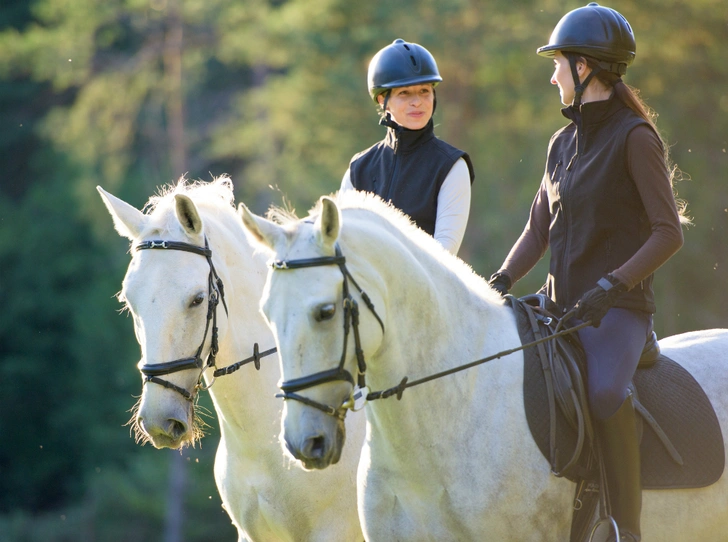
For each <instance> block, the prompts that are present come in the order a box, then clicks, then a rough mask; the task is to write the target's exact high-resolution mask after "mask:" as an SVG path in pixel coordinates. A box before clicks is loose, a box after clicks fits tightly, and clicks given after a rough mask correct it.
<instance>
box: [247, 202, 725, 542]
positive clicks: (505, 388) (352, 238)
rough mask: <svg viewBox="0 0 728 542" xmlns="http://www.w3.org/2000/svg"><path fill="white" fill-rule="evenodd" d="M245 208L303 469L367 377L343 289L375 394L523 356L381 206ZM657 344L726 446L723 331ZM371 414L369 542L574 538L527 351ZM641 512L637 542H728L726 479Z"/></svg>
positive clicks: (455, 273) (428, 243) (365, 476)
mask: <svg viewBox="0 0 728 542" xmlns="http://www.w3.org/2000/svg"><path fill="white" fill-rule="evenodd" d="M239 210H240V213H241V215H242V218H243V222H244V224H245V226H246V228H247V229H248V231H249V232H250V234H251V237H253V238H254V239H255V240H257V241H258V242H260V243H261V244H262V245H263V246H265V247H267V248H268V249H269V251H270V252H271V254H272V256H273V258H274V260H273V261H274V262H277V263H274V264H273V265H272V268H271V270H270V271H269V276H268V282H267V285H266V287H265V291H264V294H263V297H262V299H261V306H262V310H263V312H264V314H265V315H266V317H267V319H268V320H269V323H270V325H271V328H272V329H273V332H274V335H275V337H276V344H277V346H278V351H279V352H280V354H281V362H282V376H283V379H284V382H283V384H282V389H283V390H284V392H290V393H289V397H288V398H289V399H299V400H288V401H286V403H287V408H286V411H285V418H284V422H283V426H284V432H283V437H284V439H285V444H286V446H287V448H288V449H289V450H290V451H291V452H292V453H293V454H294V455H295V456H296V457H297V458H298V459H300V461H301V462H302V463H303V464H304V466H306V467H315V468H324V467H326V466H327V465H328V464H329V462H330V460H331V459H332V458H335V457H337V456H338V455H339V454H340V450H339V449H337V448H338V446H340V443H341V442H342V441H343V438H342V437H341V435H340V432H341V431H342V430H343V425H342V423H341V421H340V419H339V418H337V417H336V416H331V415H328V414H327V413H325V412H323V410H322V408H323V407H326V406H329V407H333V409H337V408H338V407H339V405H342V404H344V403H345V402H346V401H348V400H349V399H350V397H349V396H350V394H351V391H352V384H351V382H350V380H349V378H348V377H347V376H346V375H345V374H344V370H345V371H346V372H347V373H350V374H351V375H357V373H361V372H362V368H363V367H362V366H357V363H358V362H357V359H356V356H355V354H354V348H353V345H352V344H351V343H352V341H353V339H352V338H351V332H350V333H349V335H350V337H349V346H348V347H347V346H345V345H346V343H344V330H343V324H342V321H343V318H344V315H343V314H342V313H343V310H342V308H341V307H342V296H343V295H344V294H345V293H346V290H348V292H349V293H350V295H351V297H352V298H353V300H354V301H357V302H358V304H359V305H360V307H359V308H360V311H359V312H360V315H359V317H360V325H359V335H360V339H361V340H360V345H359V346H360V347H361V349H362V351H363V354H364V358H365V361H366V384H367V385H368V386H369V387H370V388H371V389H372V390H383V389H387V388H391V387H393V386H395V385H397V384H398V383H399V382H400V380H401V379H402V377H404V376H405V375H408V376H409V377H411V378H413V379H414V378H421V377H425V376H428V375H431V374H433V373H437V372H439V371H443V370H445V369H449V368H453V367H456V366H458V365H461V364H464V363H467V362H470V361H473V360H478V359H481V358H484V357H486V356H488V355H491V354H495V353H496V352H500V351H503V350H507V349H511V348H513V347H515V346H518V345H520V344H521V343H520V338H519V334H518V331H517V328H516V322H515V318H514V315H513V311H512V309H511V308H510V307H508V306H507V305H506V304H505V303H504V301H503V300H501V298H500V297H499V296H498V295H497V294H496V293H495V292H494V291H493V290H491V289H490V288H489V287H488V285H487V283H486V282H485V281H484V280H483V279H482V278H481V277H479V276H477V275H476V274H475V273H473V272H472V270H471V269H470V267H468V266H467V265H466V264H464V263H463V262H462V261H461V260H459V259H457V258H455V257H452V256H450V255H449V254H448V253H447V252H446V251H445V250H443V249H441V248H440V247H439V245H438V244H437V242H435V241H434V240H433V239H432V238H431V237H429V236H428V235H426V234H425V233H423V232H421V231H419V230H416V229H415V228H414V227H413V226H412V225H411V224H410V223H409V221H408V220H406V219H405V218H404V217H403V216H402V215H401V213H398V212H396V211H395V210H393V209H392V208H391V207H389V206H387V205H385V204H384V203H383V202H382V201H381V200H379V199H378V198H375V197H372V196H365V195H362V194H361V193H357V192H349V193H345V194H339V196H338V201H335V200H333V199H331V198H327V197H324V198H322V200H321V202H320V205H319V208H318V209H317V210H315V211H313V212H312V214H311V216H310V217H309V218H307V219H304V220H301V221H295V220H293V219H291V220H290V221H288V222H285V221H284V222H283V223H280V220H279V221H276V222H272V221H268V220H266V219H263V218H261V217H257V216H255V215H253V214H251V213H250V212H249V211H248V210H247V209H245V208H244V206H242V205H241V206H239ZM337 247H338V248H339V249H340V252H341V254H342V255H343V257H344V258H345V266H346V270H348V272H349V273H350V277H349V278H347V279H346V280H345V279H344V278H343V276H344V271H345V269H343V268H342V267H340V266H341V260H340V259H337V256H336V250H337ZM320 258H325V259H324V260H321V259H320ZM314 262H317V263H314ZM322 264H323V265H322ZM352 278H353V280H355V281H356V282H357V283H358V285H359V286H361V289H362V290H364V291H365V292H366V293H367V294H368V297H369V298H370V299H371V302H372V304H373V310H370V309H369V308H367V306H365V305H367V303H366V301H364V299H363V295H362V294H360V293H359V292H358V291H357V288H356V287H355V286H352ZM345 305H349V306H351V305H352V302H351V301H348V302H347V303H346V304H345ZM377 317H379V318H380V319H381V324H380V322H379V321H378V318H377ZM661 346H662V350H663V353H665V354H667V355H668V356H669V357H671V358H672V359H674V360H675V361H678V362H679V363H681V364H682V365H683V366H684V367H686V368H687V369H688V370H689V371H690V372H691V373H692V374H693V375H694V376H695V378H696V379H697V380H698V381H699V383H700V384H701V385H702V386H703V387H704V388H705V390H706V392H707V394H708V396H709V397H710V399H711V400H712V401H713V405H714V408H715V410H716V413H717V415H718V418H719V421H720V424H721V427H722V431H723V434H724V435H727V434H728V393H726V390H728V364H727V363H726V362H727V361H728V330H725V329H723V330H711V331H701V332H694V333H687V334H684V335H679V336H675V337H671V338H668V339H665V340H663V341H662V342H661ZM342 350H346V355H344V356H342V360H340V359H339V356H340V355H341V352H342ZM695 360H702V361H701V362H700V363H697V362H696V361H695ZM340 362H341V363H342V365H341V368H342V370H339V369H338V367H339V366H340ZM354 380H356V376H354ZM292 395H295V396H296V397H293V396H292ZM300 398H303V400H304V401H306V402H301V401H300ZM365 412H366V417H367V421H368V426H367V440H366V443H365V447H364V450H363V452H362V461H361V462H360V465H359V474H358V489H359V509H360V516H361V520H362V525H363V527H364V534H365V537H366V539H367V540H371V541H391V540H397V541H415V540H416V541H423V540H437V541H443V540H444V541H481V540H488V541H491V540H492V541H498V542H503V541H517V542H524V541H566V540H568V539H569V526H570V518H571V510H572V506H571V505H572V499H573V496H574V489H575V486H574V484H573V483H572V482H570V481H568V480H567V479H565V478H557V477H555V476H553V475H551V474H550V471H549V463H548V461H547V460H546V459H545V458H544V457H543V456H542V454H541V452H540V451H539V449H538V448H537V446H536V444H535V443H534V441H533V438H532V437H531V434H530V432H529V428H528V426H527V420H526V416H525V414H524V401H523V356H522V353H521V352H517V353H514V354H511V355H509V356H507V357H504V358H501V359H497V360H494V361H491V362H489V363H486V364H483V365H479V366H477V367H476V368H472V369H468V370H466V371H463V372H459V373H457V374H453V375H450V376H446V377H444V378H442V379H439V380H435V381H430V382H427V383H425V384H423V385H421V386H417V387H413V388H412V389H407V390H406V391H405V392H404V394H403V395H402V396H401V400H399V401H397V400H396V398H389V399H382V400H378V401H370V402H369V403H367V404H366V407H365ZM356 415H357V414H353V416H356ZM358 415H361V413H359V414H358ZM643 500H644V504H643V515H642V526H643V540H644V541H645V542H669V541H674V542H685V541H687V540H710V541H718V540H726V537H727V536H728V535H727V534H726V533H728V480H726V477H725V476H722V477H721V478H720V479H719V481H718V482H717V483H714V484H713V485H711V486H709V487H707V488H704V489H683V490H660V491H644V499H643Z"/></svg>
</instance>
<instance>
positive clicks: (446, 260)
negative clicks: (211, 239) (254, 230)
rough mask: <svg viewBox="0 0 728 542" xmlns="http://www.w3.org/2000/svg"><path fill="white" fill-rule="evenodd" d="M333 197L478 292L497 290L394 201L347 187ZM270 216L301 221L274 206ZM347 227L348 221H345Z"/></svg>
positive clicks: (311, 216) (314, 210)
mask: <svg viewBox="0 0 728 542" xmlns="http://www.w3.org/2000/svg"><path fill="white" fill-rule="evenodd" d="M331 197H333V198H334V199H335V200H336V203H337V205H338V207H339V209H340V210H341V211H342V213H343V212H344V211H346V210H352V211H355V212H356V211H363V212H364V214H370V215H374V216H375V220H377V221H379V222H380V223H382V222H383V223H384V224H386V225H388V226H389V227H388V228H387V229H388V230H389V231H390V232H391V233H392V234H394V235H396V236H399V237H400V238H402V239H406V240H407V241H406V242H409V243H413V244H414V245H416V246H417V247H419V248H420V249H422V250H423V251H424V252H425V254H426V255H427V256H429V257H430V258H432V259H433V260H435V261H437V262H439V263H440V264H442V265H443V266H444V267H446V268H447V269H448V270H449V271H451V272H452V273H454V274H455V275H456V276H457V277H458V278H459V279H460V280H461V281H463V283H464V284H465V285H466V286H467V287H468V288H470V289H471V290H473V291H477V292H493V290H492V289H491V288H490V287H489V286H488V284H487V282H486V281H485V280H484V279H483V277H481V276H480V275H478V274H477V273H475V271H473V268H472V267H471V266H470V265H468V264H467V263H465V262H464V261H463V260H461V259H460V258H458V257H456V256H454V255H452V254H451V253H450V252H448V251H447V250H446V249H445V248H444V247H443V246H442V245H441V244H440V243H439V242H437V241H435V239H434V238H433V237H432V236H431V235H430V234H428V233H427V232H425V231H424V230H421V229H420V228H418V227H417V225H416V224H415V223H414V222H413V221H412V219H411V218H410V217H409V216H408V215H406V214H405V213H403V212H402V211H401V210H399V209H398V208H397V207H395V206H394V205H392V204H391V203H389V202H386V201H384V200H383V199H382V198H380V197H379V196H377V195H376V194H372V193H370V192H362V191H359V190H344V191H340V192H338V193H336V194H335V195H333V196H331ZM321 208H322V203H321V200H319V201H318V202H317V203H316V205H315V206H314V207H313V208H312V209H311V210H310V211H309V214H308V217H306V219H308V220H315V219H316V217H318V215H319V214H320V213H321ZM268 218H270V219H271V220H274V221H276V222H278V223H279V224H281V225H282V226H291V225H293V224H294V223H296V222H298V221H299V220H301V219H299V218H298V217H297V216H296V215H295V213H293V212H291V211H288V210H285V209H281V208H278V207H271V209H270V210H269V211H268ZM345 227H346V220H344V228H345ZM420 256H421V255H420Z"/></svg>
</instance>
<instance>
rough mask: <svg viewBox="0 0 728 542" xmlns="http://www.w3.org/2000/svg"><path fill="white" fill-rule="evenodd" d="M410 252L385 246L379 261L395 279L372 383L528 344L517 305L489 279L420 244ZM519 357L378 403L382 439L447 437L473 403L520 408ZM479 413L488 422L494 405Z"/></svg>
mask: <svg viewBox="0 0 728 542" xmlns="http://www.w3.org/2000/svg"><path fill="white" fill-rule="evenodd" d="M409 258H410V256H409V255H407V254H405V255H402V254H401V252H400V255H399V256H395V255H394V254H390V255H387V254H384V255H383V259H382V260H380V261H383V262H387V264H385V265H379V266H378V267H377V270H378V272H379V273H380V275H381V276H380V280H381V282H382V283H384V284H387V285H390V286H388V287H387V294H386V296H387V328H386V332H385V334H384V341H383V345H382V347H381V348H380V350H379V351H378V352H377V354H376V355H375V356H373V357H372V359H371V360H370V362H369V363H368V371H367V381H368V383H369V384H370V386H371V388H372V389H375V390H380V389H386V388H389V387H391V386H394V385H396V384H397V383H398V382H400V381H401V379H402V378H403V377H404V376H408V377H409V380H410V381H414V380H417V379H420V378H423V377H425V376H429V375H432V374H435V373H438V372H441V371H444V370H447V369H451V368H454V367H458V366H461V365H463V364H466V363H469V362H471V361H475V360H478V359H482V358H484V357H487V356H489V355H492V354H495V353H497V352H501V351H503V350H507V349H511V348H514V347H517V346H519V345H520V339H519V336H518V331H517V329H516V324H515V318H514V316H513V313H512V310H511V309H510V308H509V307H508V306H506V305H505V304H504V303H503V302H502V301H501V300H500V299H499V298H498V297H497V296H495V295H493V294H492V292H490V291H489V289H488V290H486V289H487V285H485V283H484V281H482V280H479V279H476V278H474V277H470V276H467V277H464V278H463V279H462V280H461V278H459V273H458V276H455V274H453V271H451V270H448V269H447V268H446V267H445V266H443V265H442V264H439V263H437V262H433V261H430V259H429V258H427V257H424V258H423V257H422V256H421V255H417V254H416V252H415V253H414V255H413V257H412V258H411V261H408V259H409ZM393 261H396V262H398V263H397V265H392V264H391V262H393ZM463 276H464V273H463ZM519 360H522V356H521V355H520V354H517V355H515V356H508V357H507V358H504V359H501V360H496V361H493V362H489V363H488V364H487V369H486V368H485V366H482V367H478V368H472V369H466V370H465V371H463V372H461V373H458V374H456V375H450V376H444V377H443V378H442V379H439V380H434V381H431V382H427V383H424V384H422V385H420V386H418V387H417V388H412V389H411V390H410V389H408V390H407V391H405V392H404V397H406V398H407V400H406V401H405V399H404V397H403V400H402V401H394V400H392V399H387V400H382V401H378V402H377V403H376V404H372V405H370V407H369V411H368V417H369V419H370V422H372V426H373V429H374V431H375V432H379V433H380V434H382V435H383V436H384V438H383V439H381V440H380V443H381V442H382V441H385V442H386V444H385V445H386V446H390V445H392V446H396V445H397V442H399V443H401V444H402V446H404V447H406V446H407V442H408V441H409V442H412V440H411V439H415V440H417V439H421V438H424V439H428V438H430V436H431V437H432V439H433V440H437V439H440V438H445V439H447V436H446V435H447V433H448V432H449V431H451V430H454V429H452V428H453V425H454V424H452V423H451V421H452V419H453V416H455V415H456V412H458V408H459V407H462V408H470V407H469V406H468V405H471V404H472V405H474V408H476V409H477V408H479V406H478V405H484V404H489V403H491V402H492V401H499V403H500V406H504V405H509V404H510V403H513V407H514V410H516V408H517V407H518V402H519V401H520V397H521V396H520V395H519V394H517V393H508V390H514V388H516V387H517V386H518V383H519V382H520V381H521V378H522V363H519V362H518V361H519ZM415 390H416V391H415ZM381 403H386V404H381ZM520 411H522V407H520ZM520 411H519V412H520ZM433 413H434V414H433ZM472 415H473V416H479V417H480V418H479V420H480V422H479V423H481V428H483V427H485V426H487V424H488V423H490V422H489V416H490V413H488V412H480V413H475V412H473V413H472ZM393 420H396V421H393ZM430 432H431V434H430ZM438 434H439V436H438ZM394 455H397V456H398V457H403V456H402V455H401V454H394ZM405 455H406V454H405Z"/></svg>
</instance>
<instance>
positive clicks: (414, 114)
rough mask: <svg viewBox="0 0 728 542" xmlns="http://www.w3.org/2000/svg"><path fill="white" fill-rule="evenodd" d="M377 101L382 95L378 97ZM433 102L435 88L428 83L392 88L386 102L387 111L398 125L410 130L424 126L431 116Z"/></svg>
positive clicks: (381, 99) (382, 100) (380, 101)
mask: <svg viewBox="0 0 728 542" xmlns="http://www.w3.org/2000/svg"><path fill="white" fill-rule="evenodd" d="M378 100H379V103H380V104H381V103H383V102H384V96H382V95H381V94H380V95H379V97H378ZM434 104H435V90H434V89H433V87H432V85H431V84H430V83H426V84H424V85H413V86H411V87H398V88H395V89H392V93H391V95H390V97H389V101H388V102H387V111H389V112H390V113H391V115H392V118H393V119H394V121H395V122H396V123H397V124H399V125H400V126H404V127H405V128H408V129H410V130H420V129H421V128H424V127H425V126H426V125H427V123H428V122H429V121H430V118H431V117H432V110H433V108H434Z"/></svg>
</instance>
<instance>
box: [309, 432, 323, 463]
mask: <svg viewBox="0 0 728 542" xmlns="http://www.w3.org/2000/svg"><path fill="white" fill-rule="evenodd" d="M325 450H326V439H325V438H324V437H322V436H318V437H312V438H310V439H308V440H307V441H306V445H305V446H304V455H305V456H306V457H307V458H309V459H321V458H322V457H323V456H324V453H325Z"/></svg>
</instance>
